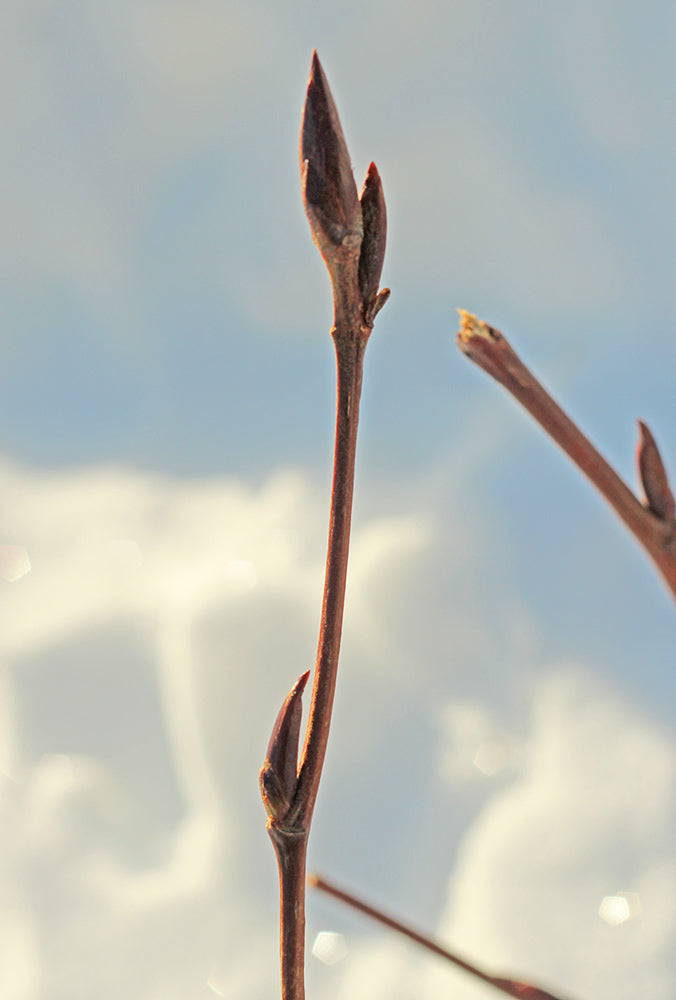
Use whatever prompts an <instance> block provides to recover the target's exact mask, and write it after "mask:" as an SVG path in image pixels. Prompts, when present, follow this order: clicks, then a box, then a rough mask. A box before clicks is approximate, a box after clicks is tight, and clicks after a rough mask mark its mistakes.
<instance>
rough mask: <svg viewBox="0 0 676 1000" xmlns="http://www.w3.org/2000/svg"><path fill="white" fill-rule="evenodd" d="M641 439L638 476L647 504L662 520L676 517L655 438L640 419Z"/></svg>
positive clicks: (639, 440) (671, 519)
mask: <svg viewBox="0 0 676 1000" xmlns="http://www.w3.org/2000/svg"><path fill="white" fill-rule="evenodd" d="M638 430H639V439H638V444H637V446H636V465H637V467H638V477H639V479H640V481H641V485H642V487H643V491H644V493H645V506H646V507H647V508H648V510H649V511H650V512H651V513H652V514H654V515H655V516H656V517H659V518H660V520H661V521H667V522H671V521H674V520H675V519H676V502H674V494H673V493H672V492H671V488H670V486H669V479H668V477H667V470H666V469H665V467H664V462H663V461H662V456H661V455H660V452H659V449H658V447H657V443H656V442H655V438H654V437H653V436H652V434H651V432H650V428H649V427H648V425H647V424H645V423H644V422H643V421H642V420H639V421H638Z"/></svg>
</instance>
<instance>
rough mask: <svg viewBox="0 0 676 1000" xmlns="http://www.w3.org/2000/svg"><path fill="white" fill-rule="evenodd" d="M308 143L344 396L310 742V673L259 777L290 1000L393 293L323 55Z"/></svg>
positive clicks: (379, 222) (369, 182)
mask: <svg viewBox="0 0 676 1000" xmlns="http://www.w3.org/2000/svg"><path fill="white" fill-rule="evenodd" d="M300 147H301V148H300V158H301V178H302V191H303V202H304V205H305V211H306V213H307V216H308V220H309V222H310V228H311V230H312V236H313V239H314V241H315V243H316V244H317V247H318V248H319V251H320V253H321V255H322V257H323V258H324V262H325V264H326V266H327V268H328V271H329V276H330V279H331V285H332V289H333V302H334V322H333V327H332V329H331V336H332V337H333V341H334V345H335V350H336V366H337V402H336V438H335V451H334V459H333V485H332V489H331V511H330V516H329V540H328V552H327V557H326V575H325V579H324V596H323V601H322V614H321V624H320V630H319V643H318V649H317V661H316V668H315V673H314V683H313V688H312V702H311V704H310V712H309V717H308V723H307V729H306V733H305V743H304V746H303V751H302V754H301V758H300V764H299V765H298V763H297V756H298V738H299V732H300V699H301V695H302V690H303V687H304V685H305V681H306V679H307V677H306V675H303V677H301V678H300V680H299V681H297V682H296V684H295V685H294V687H293V688H292V689H291V691H290V693H289V695H288V696H287V699H286V701H285V702H284V705H283V706H282V709H281V711H280V713H279V715H278V717H277V721H276V723H275V726H274V729H273V733H272V737H271V740H270V744H269V746H268V752H267V756H266V759H265V762H264V764H263V767H262V769H261V775H260V783H261V793H262V796H263V802H264V804H265V807H266V810H267V812H268V820H267V828H268V832H269V834H270V838H271V840H272V843H273V845H274V848H275V852H276V855H277V863H278V867H279V878H280V925H281V926H280V932H281V966H282V968H281V972H282V997H283V1000H303V998H304V996H305V985H304V966H305V864H306V854H307V843H308V837H309V833H310V824H311V822H312V814H313V811H314V807H315V802H316V799H317V792H318V790H319V781H320V778H321V772H322V767H323V764H324V757H325V755H326V747H327V742H328V737H329V728H330V724H331V711H332V708H333V698H334V692H335V687H336V675H337V669H338V656H339V652H340V639H341V632H342V624H343V607H344V603H345V582H346V576H347V562H348V552H349V544H350V523H351V518H352V495H353V489H354V467H355V454H356V447H357V427H358V422H359V400H360V395H361V383H362V370H363V363H364V352H365V350H366V344H367V342H368V339H369V336H370V333H371V330H372V328H373V321H374V319H375V316H376V315H377V313H378V312H379V310H380V309H381V308H382V306H383V305H384V304H385V302H386V300H387V298H388V296H389V290H388V289H383V290H381V291H379V290H378V283H379V281H380V274H381V271H382V266H383V258H384V255H385V239H386V230H387V220H386V213H385V201H384V197H383V193H382V184H381V181H380V176H379V174H378V171H377V170H376V168H375V165H374V164H371V166H370V167H369V171H368V174H367V176H366V181H365V183H364V187H363V190H362V192H361V195H360V196H358V195H357V188H356V186H355V183H354V178H353V176H352V168H351V165H350V157H349V154H348V151H347V146H346V144H345V138H344V136H343V131H342V128H341V125H340V119H339V117H338V111H337V109H336V105H335V102H334V100H333V97H332V95H331V91H330V90H329V85H328V82H327V80H326V77H325V75H324V71H323V69H322V67H321V64H320V62H319V59H318V58H317V53H316V52H315V53H314V54H313V57H312V70H311V73H310V82H309V84H308V89H307V95H306V99H305V107H304V111H303V123H302V128H301V142H300Z"/></svg>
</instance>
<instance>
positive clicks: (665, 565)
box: [457, 309, 676, 598]
mask: <svg viewBox="0 0 676 1000" xmlns="http://www.w3.org/2000/svg"><path fill="white" fill-rule="evenodd" d="M458 312H459V313H460V332H459V333H458V336H457V344H458V347H459V348H460V350H461V351H463V352H464V353H465V354H466V355H467V356H468V357H469V358H471V360H472V361H474V362H475V363H476V364H477V365H478V366H479V367H480V368H482V369H483V370H484V371H485V372H486V373H487V374H488V375H491V376H492V377H493V378H494V379H495V380H496V381H497V382H500V384H501V385H503V386H504V387H505V388H506V389H507V391H508V392H510V393H511V394H512V396H514V398H515V399H517V400H518V401H519V402H520V403H521V405H522V406H524V407H525V408H526V409H527V410H528V412H529V413H530V414H531V416H533V417H534V418H535V419H536V420H537V422H538V423H539V424H540V426H541V427H542V428H543V429H544V430H545V431H546V432H547V434H549V436H550V437H551V438H553V439H554V441H556V443H557V444H558V445H560V447H561V448H563V450H564V451H565V452H566V454H567V455H568V456H569V458H571V459H572V460H573V462H575V464H576V465H577V467H578V469H580V471H581V472H583V473H584V475H585V476H586V477H587V478H588V479H589V480H591V482H592V483H593V484H594V486H595V487H596V488H597V490H598V491H599V493H601V495H602V496H604V497H605V499H606V500H607V501H608V503H609V504H610V506H611V507H612V508H613V510H614V511H615V512H616V514H618V516H619V517H620V518H621V519H622V520H623V521H624V523H625V525H626V526H627V528H628V529H629V531H630V532H631V533H632V535H633V536H634V538H635V539H636V540H637V541H638V542H639V543H640V544H641V545H642V546H643V548H644V549H645V551H646V552H647V553H648V555H649V556H650V558H651V559H652V561H653V562H654V564H655V565H656V566H657V569H658V570H659V572H660V573H661V575H662V578H663V580H664V582H665V583H666V585H667V587H668V588H669V590H670V591H671V593H672V595H673V596H674V598H676V518H675V517H674V498H673V494H672V492H671V490H670V488H669V484H668V481H667V474H666V471H665V468H664V464H663V462H662V459H661V457H660V455H659V451H658V450H657V445H656V444H655V440H654V438H653V436H652V434H651V433H650V431H649V430H648V428H647V427H646V425H645V424H643V423H639V426H640V429H641V438H640V441H639V449H638V465H639V475H640V478H641V481H642V484H643V488H644V490H645V493H646V498H647V499H646V503H645V504H641V502H640V501H639V500H638V499H637V498H636V497H635V496H634V494H633V493H632V492H631V490H630V489H629V487H628V486H627V485H626V483H624V482H623V480H622V479H620V477H619V476H618V475H617V473H616V472H615V470H614V469H613V468H612V466H610V465H609V464H608V462H607V461H606V460H605V458H603V456H602V455H600V454H599V452H598V451H597V450H596V448H595V447H594V446H593V444H592V443H591V442H590V441H589V440H588V438H587V437H585V435H584V434H583V433H582V431H581V430H580V429H579V427H577V426H576V424H574V423H573V421H572V420H571V419H570V417H568V415H567V414H566V413H565V412H564V411H563V410H562V409H561V407H560V406H559V405H558V404H557V403H556V402H555V401H554V400H553V399H552V397H551V396H550V395H549V393H548V392H547V391H546V389H544V387H543V386H542V385H541V384H540V383H539V382H538V380H537V379H536V378H535V376H534V375H533V374H532V372H530V371H529V370H528V368H526V366H525V365H524V363H523V362H522V360H521V358H520V357H519V356H518V355H517V353H516V352H515V351H514V350H513V348H512V347H511V345H510V344H509V342H508V341H507V339H506V338H505V337H504V336H503V334H502V333H500V331H499V330H496V329H495V328H494V327H492V326H489V325H488V324H487V323H484V322H483V321H481V320H478V319H477V318H476V316H473V315H472V314H471V313H468V312H465V311H464V310H462V309H460V310H458Z"/></svg>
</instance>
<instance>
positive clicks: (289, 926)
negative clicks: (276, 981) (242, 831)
mask: <svg viewBox="0 0 676 1000" xmlns="http://www.w3.org/2000/svg"><path fill="white" fill-rule="evenodd" d="M268 830H269V833H270V839H271V840H272V843H273V845H274V848H275V854H276V855H277V867H278V869H279V902H280V921H279V923H280V928H279V929H280V941H279V949H280V960H281V978H282V998H283V1000H304V997H305V870H306V862H305V859H306V856H307V832H304V833H301V834H296V835H293V834H292V833H290V832H289V831H279V830H278V829H277V828H276V827H275V826H274V825H272V824H271V825H269V827H268Z"/></svg>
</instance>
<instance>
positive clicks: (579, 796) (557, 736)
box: [430, 669, 676, 1000]
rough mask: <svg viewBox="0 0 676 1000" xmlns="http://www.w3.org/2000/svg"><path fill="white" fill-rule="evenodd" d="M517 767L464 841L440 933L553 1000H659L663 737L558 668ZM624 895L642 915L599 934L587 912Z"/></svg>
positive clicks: (671, 764) (669, 785)
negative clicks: (557, 995) (571, 999)
mask: <svg viewBox="0 0 676 1000" xmlns="http://www.w3.org/2000/svg"><path fill="white" fill-rule="evenodd" d="M526 761H527V762H526V765H525V767H524V771H523V774H522V776H521V777H520V778H518V779H517V780H516V781H514V783H512V784H510V785H509V786H508V787H507V788H506V789H504V790H503V791H501V792H499V793H498V794H497V795H496V796H495V797H494V798H493V799H492V800H491V801H490V802H489V803H488V804H487V805H486V807H485V808H484V810H483V812H482V814H481V815H480V817H479V818H478V819H477V821H476V823H475V824H474V826H473V827H472V828H471V829H470V830H469V832H468V833H467V836H466V838H465V841H464V843H463V845H462V848H461V851H460V855H459V858H458V867H457V870H456V872H455V873H454V875H453V878H452V880H451V883H450V887H449V898H448V906H447V911H446V914H445V916H444V918H443V919H442V922H441V932H442V934H443V937H444V938H445V939H447V940H448V941H449V942H452V943H453V945H454V946H456V947H457V948H458V949H460V951H461V952H464V953H465V954H468V955H471V956H473V957H474V958H475V959H476V960H477V962H478V963H479V964H483V965H485V966H486V967H487V968H488V970H489V971H491V970H492V971H494V972H496V973H497V974H503V975H509V974H519V973H520V974H521V975H522V976H523V977H524V978H530V980H531V981H535V982H540V984H542V985H544V986H545V987H546V986H547V983H549V984H550V986H552V987H555V986H556V985H558V988H559V990H560V991H561V993H562V994H563V995H564V996H567V995H569V994H570V995H574V996H581V997H585V996H595V997H600V998H605V997H608V998H611V997H612V998H614V1000H619V998H625V997H626V998H627V1000H629V998H630V997H633V996H641V997H645V998H648V997H650V998H651V1000H666V998H667V997H668V996H672V995H673V990H674V984H675V983H676V963H675V962H674V955H673V947H672V944H673V933H674V930H675V929H676V896H675V894H674V891H673V886H674V881H673V871H674V866H675V865H676V855H675V853H674V844H675V843H676V825H675V819H676V797H675V794H674V788H675V784H674V777H675V775H676V747H675V746H674V740H673V737H672V736H671V734H668V733H666V732H661V731H660V730H659V728H657V727H655V725H654V724H652V723H650V722H649V721H648V720H645V719H642V718H641V717H640V716H639V715H638V713H637V712H636V711H635V710H634V709H632V707H631V706H629V705H628V704H626V703H624V702H622V701H621V700H620V699H618V698H617V696H616V695H614V694H613V693H612V692H611V691H609V690H608V688H607V687H606V686H604V685H601V684H600V683H598V682H595V681H594V680H592V679H591V678H590V677H589V676H587V675H584V674H580V673H577V672H574V671H571V670H570V669H568V670H566V669H561V670H560V671H558V672H555V673H554V674H553V675H552V676H551V677H549V678H547V679H546V680H544V681H542V682H541V683H540V684H539V686H538V688H537V690H536V691H535V692H534V718H533V730H532V734H531V736H530V738H529V739H528V742H527V758H526ZM658 873H659V874H658ZM622 890H624V892H625V894H627V891H628V898H636V899H639V900H640V907H634V914H635V915H634V916H633V917H632V919H631V920H626V922H625V921H623V922H621V923H622V925H621V926H620V922H619V921H618V922H617V924H616V925H615V926H610V925H609V923H608V922H604V920H603V919H602V917H600V916H599V907H600V906H601V904H602V902H603V899H604V897H609V896H619V895H620V894H621V892H622ZM639 910H640V912H639ZM434 982H435V983H436V984H437V985H438V987H439V988H441V985H442V979H441V973H435V979H434ZM430 990H431V992H430V995H434V994H433V991H432V987H430ZM554 992H556V989H554ZM458 995H459V996H463V997H464V996H465V993H462V992H461V993H459V994H458ZM473 995H474V994H473V993H471V992H468V993H467V996H468V997H469V996H473Z"/></svg>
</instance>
